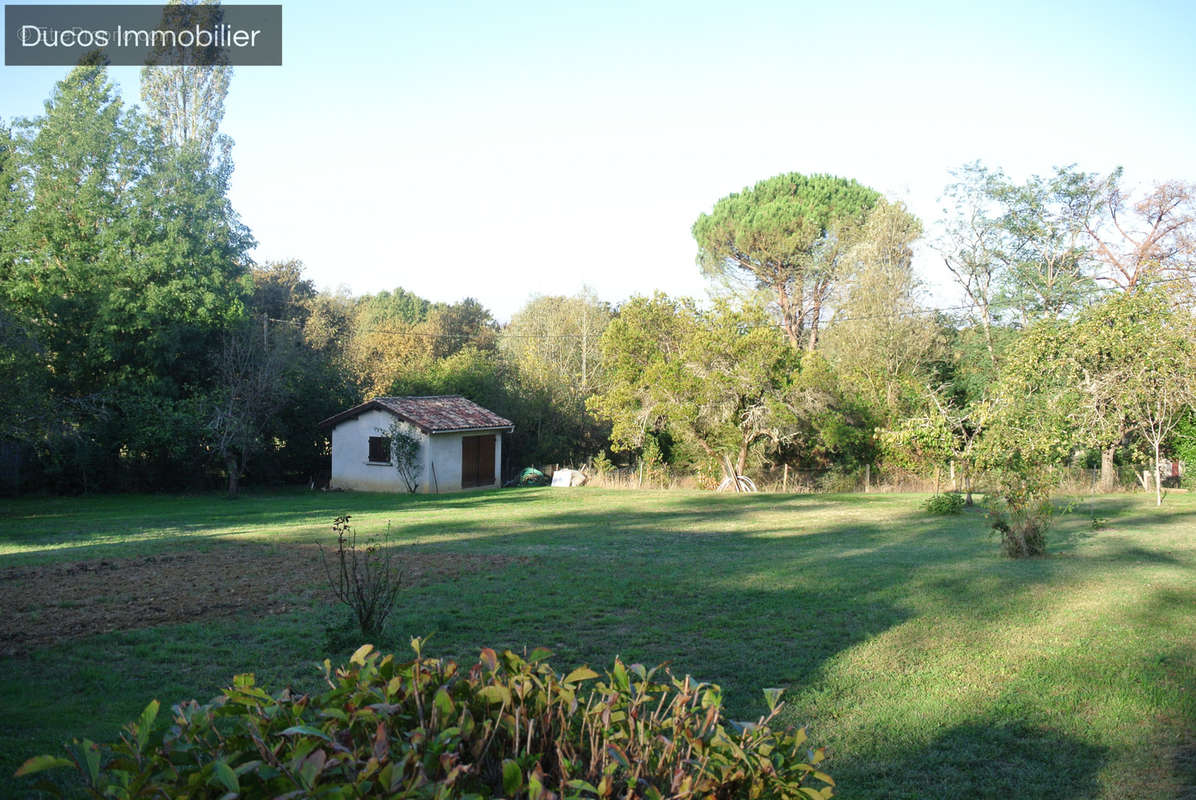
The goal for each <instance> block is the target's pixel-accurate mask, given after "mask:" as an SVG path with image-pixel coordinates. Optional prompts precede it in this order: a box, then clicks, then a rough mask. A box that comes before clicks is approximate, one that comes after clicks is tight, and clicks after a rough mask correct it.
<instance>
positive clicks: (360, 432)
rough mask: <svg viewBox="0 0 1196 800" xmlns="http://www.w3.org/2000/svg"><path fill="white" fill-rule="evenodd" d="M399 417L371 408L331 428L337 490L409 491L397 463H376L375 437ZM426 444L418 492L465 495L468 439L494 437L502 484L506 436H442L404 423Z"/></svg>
mask: <svg viewBox="0 0 1196 800" xmlns="http://www.w3.org/2000/svg"><path fill="white" fill-rule="evenodd" d="M394 419H395V417H394V416H393V415H392V414H389V413H388V412H386V411H381V410H379V409H370V410H369V411H365V412H363V413H361V414H359V415H358V416H356V417H354V418H353V419H347V420H344V421H343V422H340V423H337V424H336V425H334V426H333V428H332V480H331V482H330V483H329V487H330V488H332V489H352V490H357V491H363V492H405V491H407V487H406V485H405V484H404V483H403V481H402V479H401V478H400V477H399V472H398V470H396V469H395V467H394V464H371V463H370V461H369V454H370V437H371V436H384V435H386V434H385V432H386V430H387V429H388V428H389V427H390V424H391V422H393V421H394ZM400 424H401V425H402V426H403V428H404V429H405V430H406V431H407V432H408V433H411V434H412V435H414V436H417V437H419V438H420V440H421V445H420V454H419V463H420V464H421V467H422V468H421V470H420V474H419V476H418V478H417V480H418V482H419V489H418V490H417V491H419V492H420V493H421V494H422V493H428V492H458V491H461V439H462V438H463V437H465V436H477V435H479V434H488V433H493V434H494V483H493V484H491V486H498V485H499V484H500V481H501V480H502V432H501V431H469V432H467V433H438V434H435V435H433V436H431V437H428V436H425V435H424V434H423V433H421V432H420V430H419V429H418V428H415V427H413V426H411V425H408V424H407V423H400ZM470 488H471V489H485V488H489V487H486V486H476V487H470Z"/></svg>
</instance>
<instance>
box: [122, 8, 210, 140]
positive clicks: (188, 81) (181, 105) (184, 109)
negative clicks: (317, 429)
mask: <svg viewBox="0 0 1196 800" xmlns="http://www.w3.org/2000/svg"><path fill="white" fill-rule="evenodd" d="M220 18H221V11H220V7H219V6H218V5H216V4H213V3H211V2H195V1H194V0H171V2H170V3H169V4H168V5H167V6H166V8H165V12H164V18H163V27H165V28H167V29H170V30H185V29H189V28H193V27H194V26H195V25H197V24H198V25H201V26H203V27H212V26H213V25H214V24H217V23H219V21H220ZM231 78H232V67H230V66H229V65H228V63H227V57H226V56H225V55H224V54H223V53H222V52H221V51H220V50H219V49H218V48H211V49H208V50H203V49H195V50H192V51H181V50H178V49H160V50H158V51H156V52H155V53H154V54H153V56H152V61H151V63H150V64H148V65H147V66H145V67H143V68H142V70H141V101H142V102H143V103H144V104H145V108H146V114H147V117H148V119H149V122H150V124H151V125H152V126H153V127H154V128H156V129H157V130H158V131H159V133H160V135H161V136H162V138H163V140H164V141H165V142H167V143H168V144H170V145H173V146H174V147H176V148H182V147H183V146H184V145H193V146H195V147H197V148H198V149H199V151H200V152H201V153H203V154H204V155H205V156H206V157H208V158H211V157H212V156H213V155H214V154H215V153H217V151H219V150H225V151H226V150H227V148H228V146H229V143H228V142H227V140H225V139H224V137H222V136H220V123H221V122H222V121H223V120H224V100H225V98H226V97H227V96H228V85H229V80H230V79H231Z"/></svg>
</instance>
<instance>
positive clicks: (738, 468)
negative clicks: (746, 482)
mask: <svg viewBox="0 0 1196 800" xmlns="http://www.w3.org/2000/svg"><path fill="white" fill-rule="evenodd" d="M747 457H748V444H747V442H744V443H743V444H741V445H740V446H739V458H738V459H737V460H736V461H735V478H736V479H737V480H738V478H739V476H740V475H742V474H743V471H744V470H745V469H747Z"/></svg>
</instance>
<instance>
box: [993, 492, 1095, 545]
mask: <svg viewBox="0 0 1196 800" xmlns="http://www.w3.org/2000/svg"><path fill="white" fill-rule="evenodd" d="M988 513H989V517H990V518H991V519H992V521H993V523H992V527H993V531H994V532H996V533H997V534H998V535H1000V537H1001V552H1002V553H1004V554H1005V555H1007V556H1009V557H1010V558H1026V557H1028V556H1040V555H1042V554H1043V553H1045V552H1046V532H1047V530H1048V529H1049V528H1050V527H1051V519H1052V517H1053V516H1054V514H1055V509H1054V506H1052V505H1051V501H1050V500H1049V499H1045V500H1027V501H1026V502H1023V503H1014V502H1010V501H1009V500H1008V499H1006V498H992V499H991V500H989V511H988ZM1093 529H1096V525H1095V524H1094V525H1093Z"/></svg>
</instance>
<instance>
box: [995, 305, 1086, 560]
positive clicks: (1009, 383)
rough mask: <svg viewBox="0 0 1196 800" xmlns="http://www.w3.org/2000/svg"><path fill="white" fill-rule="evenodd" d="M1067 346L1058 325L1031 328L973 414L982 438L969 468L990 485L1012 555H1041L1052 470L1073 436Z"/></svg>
mask: <svg viewBox="0 0 1196 800" xmlns="http://www.w3.org/2000/svg"><path fill="white" fill-rule="evenodd" d="M1070 347H1071V342H1070V336H1069V331H1068V329H1067V328H1066V327H1065V326H1062V325H1060V324H1058V323H1055V322H1053V321H1047V322H1042V323H1039V324H1037V325H1035V326H1033V327H1031V328H1030V329H1029V330H1028V331H1026V333H1025V334H1024V335H1023V336H1022V338H1021V339H1020V340H1018V342H1017V343H1016V344H1015V345H1014V347H1013V348H1011V350H1010V352H1009V353H1008V355H1007V358H1006V363H1005V367H1004V369H1003V370H1002V372H1001V376H1000V378H999V379H998V381H997V382H996V384H994V385H993V387H992V391H991V393H990V396H989V397H988V398H987V399H986V400H985V402H984V403H983V404H982V406H981V407H980V409H979V411H978V419H977V422H978V424H979V426H980V427H981V428H983V430H984V435H983V436H982V437H981V439H980V442H979V444H978V445H977V451H976V455H977V459H976V460H977V465H978V466H979V467H980V468H981V469H983V470H984V472H985V478H986V481H987V483H988V484H989V486H990V487H991V488H992V491H991V492H990V493H989V495H988V498H987V499H988V505H989V509H990V513H991V514H992V515H993V517H994V522H993V528H994V529H996V530H997V531H998V532H999V533H1000V534H1001V546H1002V549H1003V550H1004V551H1005V554H1006V555H1008V556H1010V557H1012V558H1021V557H1024V556H1034V555H1040V554H1042V553H1044V552H1046V531H1047V529H1048V528H1049V527H1050V518H1051V513H1052V509H1053V507H1052V505H1051V495H1052V493H1053V492H1054V490H1055V488H1056V487H1057V486H1058V484H1059V472H1058V469H1057V467H1058V465H1059V464H1061V463H1062V462H1064V461H1065V460H1066V458H1067V456H1068V454H1069V453H1070V452H1071V449H1072V446H1073V444H1074V442H1075V438H1076V430H1075V424H1076V421H1075V418H1074V409H1075V408H1077V407H1078V405H1079V402H1080V401H1079V397H1078V392H1077V390H1076V387H1075V386H1074V384H1073V383H1072V382H1071V381H1070V380H1067V379H1066V377H1067V374H1068V368H1067V366H1066V364H1067V358H1068V353H1069V348H1070ZM1049 365H1063V366H1061V367H1058V368H1052V367H1050V366H1049Z"/></svg>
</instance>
